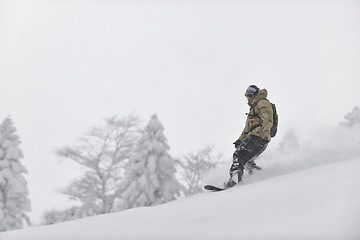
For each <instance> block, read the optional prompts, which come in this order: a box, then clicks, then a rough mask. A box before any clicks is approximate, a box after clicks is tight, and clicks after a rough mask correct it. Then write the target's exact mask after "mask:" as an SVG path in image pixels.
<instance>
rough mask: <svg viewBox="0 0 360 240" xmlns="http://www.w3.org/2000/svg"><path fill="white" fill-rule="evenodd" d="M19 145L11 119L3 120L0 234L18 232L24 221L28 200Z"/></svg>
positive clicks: (0, 139) (0, 154) (0, 170)
mask: <svg viewBox="0 0 360 240" xmlns="http://www.w3.org/2000/svg"><path fill="white" fill-rule="evenodd" d="M20 143H21V142H20V140H19V136H18V135H17V134H16V128H15V127H14V125H13V123H12V120H11V119H10V118H7V119H5V120H4V122H3V123H2V124H1V125H0V231H8V230H14V229H20V228H22V227H23V220H26V221H28V217H27V216H26V214H25V212H26V211H30V200H29V199H28V197H27V196H28V188H27V182H26V180H25V178H24V176H23V174H24V173H27V171H26V168H25V167H24V166H23V165H22V164H21V162H20V159H21V158H23V153H22V151H21V149H20V148H19V145H20Z"/></svg>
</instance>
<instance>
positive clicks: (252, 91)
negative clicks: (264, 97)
mask: <svg viewBox="0 0 360 240" xmlns="http://www.w3.org/2000/svg"><path fill="white" fill-rule="evenodd" d="M258 93H259V88H258V87H257V86H256V85H250V86H249V87H248V88H247V89H246V92H245V97H247V98H249V99H251V98H254V97H255V96H256V95H257V94H258Z"/></svg>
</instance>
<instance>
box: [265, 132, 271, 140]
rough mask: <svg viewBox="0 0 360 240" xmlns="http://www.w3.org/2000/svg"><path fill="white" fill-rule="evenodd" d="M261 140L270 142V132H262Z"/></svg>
mask: <svg viewBox="0 0 360 240" xmlns="http://www.w3.org/2000/svg"><path fill="white" fill-rule="evenodd" d="M263 139H264V140H267V141H268V142H270V141H271V136H270V131H264V132H263Z"/></svg>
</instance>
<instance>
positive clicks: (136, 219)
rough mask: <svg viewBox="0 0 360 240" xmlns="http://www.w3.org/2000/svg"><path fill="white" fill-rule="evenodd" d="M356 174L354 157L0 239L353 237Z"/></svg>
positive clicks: (357, 226) (359, 220)
mask: <svg viewBox="0 0 360 240" xmlns="http://www.w3.org/2000/svg"><path fill="white" fill-rule="evenodd" d="M359 172H360V158H356V159H353V160H347V161H341V162H336V163H331V164H325V165H322V166H317V167H313V168H310V169H306V170H301V171H298V172H292V173H287V174H282V175H279V176H273V177H270V178H269V177H267V178H265V179H261V178H254V179H253V181H251V179H249V180H248V182H247V183H244V184H242V185H238V186H236V187H234V188H232V189H229V190H227V191H223V192H217V193H212V192H204V193H203V194H199V195H196V196H194V197H190V198H186V199H182V200H178V201H173V202H170V203H167V204H164V205H159V206H156V207H148V208H145V207H142V208H135V209H130V210H127V211H123V212H119V213H113V214H107V215H101V216H96V217H90V218H85V219H80V220H75V221H70V222H65V223H61V224H55V225H51V226H44V227H34V228H28V229H23V230H19V231H11V232H4V233H1V234H0V239H1V240H16V239H24V240H25V239H26V240H29V239H30V240H32V239H37V240H46V239H49V240H50V239H51V240H64V239H66V240H75V239H86V240H99V239H103V240H104V239H105V240H107V239H114V240H115V239H116V240H119V239H124V240H131V239H147V240H150V239H154V240H161V239H164V240H169V239H182V240H183V239H194V240H199V239H206V240H209V239H221V240H225V239H244V240H252V239H254V240H255V239H266V240H271V239H276V240H281V239H287V240H288V239H291V240H296V239H302V240H303V239H309V240H310V239H311V240H316V239H321V240H322V239H326V240H331V239H334V240H335V239H336V240H339V239H341V240H358V239H360V204H359V203H360V174H359ZM260 174H261V173H260Z"/></svg>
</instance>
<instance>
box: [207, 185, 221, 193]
mask: <svg viewBox="0 0 360 240" xmlns="http://www.w3.org/2000/svg"><path fill="white" fill-rule="evenodd" d="M204 189H205V190H208V191H213V192H219V191H224V190H225V188H219V187H215V186H213V185H205V186H204Z"/></svg>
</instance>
